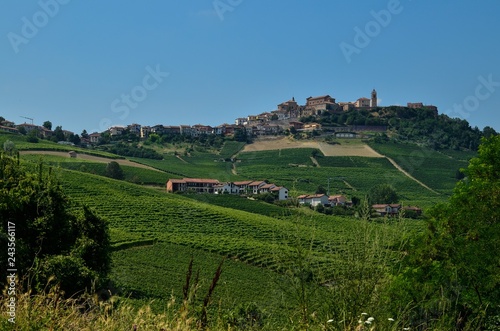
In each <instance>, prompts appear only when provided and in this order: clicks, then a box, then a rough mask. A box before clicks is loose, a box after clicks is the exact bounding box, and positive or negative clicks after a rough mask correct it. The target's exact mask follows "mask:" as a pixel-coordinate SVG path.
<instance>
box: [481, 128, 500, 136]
mask: <svg viewBox="0 0 500 331" xmlns="http://www.w3.org/2000/svg"><path fill="white" fill-rule="evenodd" d="M497 134H498V133H497V132H496V131H495V129H493V128H492V127H490V126H486V127H484V129H483V136H484V137H485V138H490V137H491V136H496V135H497Z"/></svg>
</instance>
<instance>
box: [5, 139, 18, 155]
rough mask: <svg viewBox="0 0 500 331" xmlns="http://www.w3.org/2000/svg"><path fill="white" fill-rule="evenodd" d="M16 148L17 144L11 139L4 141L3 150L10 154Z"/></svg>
mask: <svg viewBox="0 0 500 331" xmlns="http://www.w3.org/2000/svg"><path fill="white" fill-rule="evenodd" d="M15 149H16V145H15V144H14V143H13V142H12V141H10V140H6V141H5V142H4V143H3V150H4V151H5V153H7V154H8V155H12V153H13V152H14V150H15Z"/></svg>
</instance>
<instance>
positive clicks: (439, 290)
mask: <svg viewBox="0 0 500 331" xmlns="http://www.w3.org/2000/svg"><path fill="white" fill-rule="evenodd" d="M464 173H465V174H466V177H467V179H465V180H462V181H460V182H458V184H457V185H456V187H455V190H454V193H453V196H452V197H451V199H450V200H449V202H448V203H446V204H441V205H438V206H436V207H435V208H433V209H432V210H431V212H430V214H431V216H432V218H431V219H430V220H428V221H427V229H426V231H425V232H424V233H423V234H422V235H421V236H419V237H418V238H416V239H415V240H414V241H413V242H412V244H411V245H410V246H409V247H407V249H406V251H407V252H408V253H409V254H408V255H407V257H406V259H405V260H404V263H403V272H402V273H401V274H399V276H398V277H397V282H396V284H395V286H394V288H395V293H397V294H398V295H400V297H398V295H393V300H394V301H399V303H401V301H406V302H409V301H412V302H416V303H419V305H418V307H417V309H415V310H414V312H415V315H414V324H415V325H416V324H420V325H424V324H427V325H428V326H430V327H432V324H431V322H430V321H431V320H439V321H443V320H446V321H449V323H450V324H449V325H447V326H445V327H444V328H447V327H448V329H449V330H452V329H453V330H455V329H456V330H461V329H464V328H466V327H470V330H496V329H498V327H499V326H500V325H498V324H495V322H494V321H492V320H493V318H494V317H496V318H498V316H499V315H500V276H499V275H500V259H499V255H498V252H500V136H492V137H491V138H490V139H483V140H482V144H481V145H480V147H479V156H478V157H476V158H474V159H472V160H471V161H470V163H469V166H468V168H467V169H465V170H464ZM496 323H498V321H496Z"/></svg>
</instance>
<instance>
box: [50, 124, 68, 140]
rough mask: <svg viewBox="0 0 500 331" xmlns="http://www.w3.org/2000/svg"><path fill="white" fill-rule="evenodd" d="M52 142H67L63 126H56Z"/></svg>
mask: <svg viewBox="0 0 500 331" xmlns="http://www.w3.org/2000/svg"><path fill="white" fill-rule="evenodd" d="M51 140H52V141H55V142H58V141H65V140H66V137H65V136H64V132H63V130H62V126H60V125H59V126H56V128H55V129H54V135H53V136H52V139H51Z"/></svg>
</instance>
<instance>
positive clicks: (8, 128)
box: [0, 126, 19, 133]
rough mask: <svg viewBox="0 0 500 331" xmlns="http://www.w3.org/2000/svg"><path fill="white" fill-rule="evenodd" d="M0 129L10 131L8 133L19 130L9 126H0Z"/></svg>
mask: <svg viewBox="0 0 500 331" xmlns="http://www.w3.org/2000/svg"><path fill="white" fill-rule="evenodd" d="M0 131H3V132H10V133H19V130H18V129H16V128H13V127H10V126H0Z"/></svg>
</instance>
